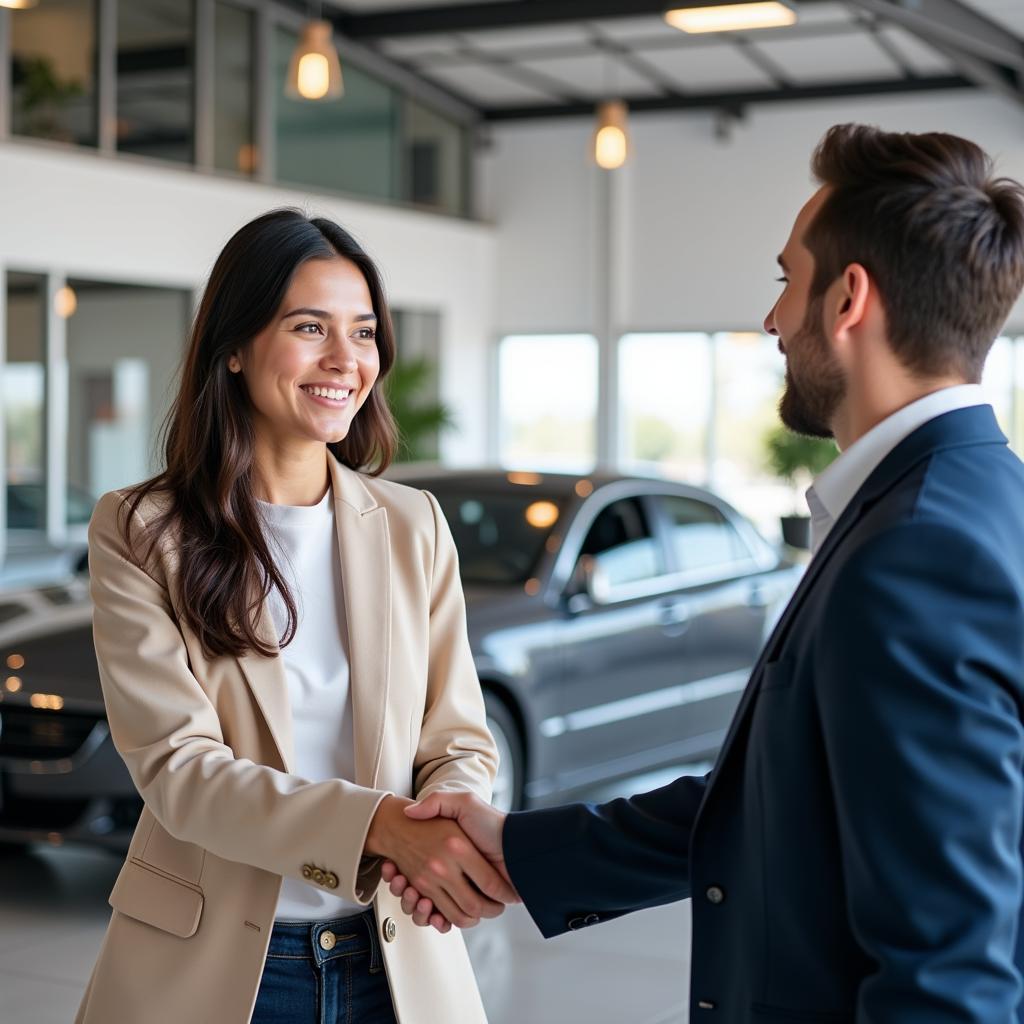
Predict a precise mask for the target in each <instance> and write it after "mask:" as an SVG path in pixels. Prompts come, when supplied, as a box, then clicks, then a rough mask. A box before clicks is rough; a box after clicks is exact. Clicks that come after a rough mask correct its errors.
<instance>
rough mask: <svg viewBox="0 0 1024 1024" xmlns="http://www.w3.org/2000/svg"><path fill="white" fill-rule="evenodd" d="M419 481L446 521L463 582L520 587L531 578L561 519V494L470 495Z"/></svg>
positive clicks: (435, 481) (442, 483) (444, 486)
mask: <svg viewBox="0 0 1024 1024" xmlns="http://www.w3.org/2000/svg"><path fill="white" fill-rule="evenodd" d="M403 482H410V483H411V482H412V481H403ZM420 483H421V484H422V486H424V487H428V488H429V489H430V491H431V493H432V494H433V495H434V496H435V497H436V498H437V501H438V504H439V505H440V506H441V511H442V512H444V517H445V519H447V520H448V525H449V526H450V527H451V530H452V536H453V537H454V538H455V546H456V548H457V549H458V552H459V572H460V575H461V577H462V581H463V582H464V583H523V582H525V581H526V580H527V579H528V578H529V577H530V576H532V575H533V569H534V567H535V566H536V564H537V562H538V561H539V559H540V557H541V555H542V554H543V552H544V544H545V542H546V541H547V538H548V536H549V534H550V533H551V528H552V526H554V524H555V523H556V522H557V521H558V518H559V516H560V515H561V500H562V499H561V496H560V495H552V494H537V493H536V491H535V490H534V489H533V488H531V489H530V493H529V494H525V493H524V494H486V493H473V494H469V493H467V492H466V491H464V490H459V489H458V488H452V487H448V486H446V485H445V484H444V482H443V481H438V480H424V481H420Z"/></svg>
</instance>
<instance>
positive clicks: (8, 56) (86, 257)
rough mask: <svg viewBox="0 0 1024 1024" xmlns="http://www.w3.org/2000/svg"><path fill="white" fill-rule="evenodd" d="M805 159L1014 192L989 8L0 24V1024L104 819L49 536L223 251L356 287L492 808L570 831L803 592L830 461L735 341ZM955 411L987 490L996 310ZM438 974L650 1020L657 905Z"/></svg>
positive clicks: (596, 10)
mask: <svg viewBox="0 0 1024 1024" xmlns="http://www.w3.org/2000/svg"><path fill="white" fill-rule="evenodd" d="M841 121H861V122H869V123H873V124H878V125H880V126H881V127H883V128H886V129H891V130H908V131H929V130H942V131H950V132H954V133H957V134H961V135H965V136H967V137H969V138H971V139H973V140H975V141H976V142H978V143H979V144H981V145H982V146H983V147H984V148H986V149H987V150H988V151H989V152H990V153H991V154H992V155H993V157H994V158H995V160H996V166H997V169H998V170H999V171H1000V172H1001V173H1005V174H1008V175H1011V176H1014V177H1017V178H1021V179H1024V6H1022V5H1021V3H1020V0H918V2H916V3H914V4H910V3H902V2H899V0H846V2H835V0H799V2H797V0H786V2H785V3H757V4H753V3H749V4H740V5H729V6H727V5H723V4H720V3H718V2H717V0H694V2H693V3H692V4H690V5H683V4H669V3H667V2H665V0H461V2H447V3H441V2H439V0H338V2H334V0H325V2H323V3H306V2H302V0H294V2H289V0H0V406H2V415H0V658H2V659H3V664H0V680H2V683H0V858H2V859H0V1021H3V1022H4V1024H8V1022H11V1024H19V1022H21V1021H26V1022H32V1024H37V1022H38V1024H47V1022H50V1021H54V1022H56V1021H66V1020H69V1019H70V1018H71V1016H72V1014H73V1010H74V1008H75V1007H76V1006H77V1003H78V999H79V998H80V995H81V991H82V988H83V986H84V984H85V981H86V979H87V977H88V971H89V969H90V968H91V965H92V962H93V959H94V958H95V955H96V951H97V947H98V942H99V939H100V937H101V935H102V930H103V926H104V924H105V922H106V918H107V915H108V914H109V908H108V907H107V905H106V897H107V894H108V892H109V889H110V886H111V885H112V883H113V880H114V878H115V877H116V873H117V870H118V867H119V863H120V861H119V854H121V853H123V851H124V848H125V844H126V841H127V840H126V837H127V836H129V835H130V834H131V828H132V826H133V824H134V821H135V818H136V817H137V815H138V808H139V802H138V798H137V796H136V795H135V793H134V790H133V788H132V786H131V782H130V780H129V779H128V778H127V775H126V773H125V772H124V770H123V766H122V765H121V763H120V761H119V759H118V757H117V755H116V752H114V751H113V748H112V745H111V743H110V739H109V734H108V732H107V730H106V725H105V720H104V714H103V708H102V699H101V695H100V693H99V686H98V680H97V675H96V666H95V659H94V656H93V653H92V644H91V634H90V625H89V624H90V606H89V601H88V578H87V560H86V556H87V552H86V527H87V524H88V521H89V517H90V515H91V510H92V506H93V503H94V501H95V499H96V498H97V497H98V496H99V495H100V494H102V493H103V492H105V491H107V490H110V489H112V488H116V487H120V486H123V485H125V484H129V483H133V482H136V481H138V480H140V479H142V478H144V477H146V476H148V475H150V474H152V473H154V472H155V471H156V470H157V469H158V468H159V466H160V451H159V446H158V444H157V437H158V429H159V426H160V423H161V421H162V419H163V417H164V414H165V413H166V411H167V408H168V405H169V402H170V400H171V398H172V396H173V394H174V392H175V387H176V380H177V372H178V367H179V362H180V359H181V355H182V352H183V345H184V340H185V337H186V335H187V332H188V329H189V324H190V320H191V317H192V314H193V311H194V309H195V306H196V303H197V301H198V297H199V295H200V293H201V289H202V287H203V284H204V281H205V277H206V275H207V274H208V272H209V269H210V267H211V265H212V262H213V260H214V258H215V257H216V255H217V253H218V252H219V250H220V249H221V247H222V246H223V244H224V243H225V242H226V241H227V239H228V238H229V237H230V235H231V234H232V233H233V232H234V231H235V230H236V229H237V228H238V227H239V226H241V225H242V224H243V223H244V222H246V221H247V220H249V219H251V218H252V217H254V216H256V215H258V214H260V213H262V212H264V211H266V210H268V209H270V208H272V207H276V206H280V205H296V206H299V207H302V208H303V209H304V210H306V211H307V212H309V213H311V214H319V215H323V216H327V217H331V218H333V219H335V220H337V221H338V222H340V223H341V224H342V225H344V226H345V227H346V228H348V229H349V230H351V231H352V232H353V233H354V234H355V235H356V236H357V238H358V239H359V240H360V241H361V242H362V243H363V245H364V246H365V247H366V248H367V250H368V251H369V252H370V253H371V254H372V255H373V256H374V258H375V259H376V260H377V262H378V264H379V265H380V267H381V268H382V270H383V273H384V276H385V280H386V283H387V287H388V292H389V296H390V301H391V303H392V307H393V310H394V313H395V319H396V327H397V336H398V343H399V354H400V361H399V364H398V366H397V368H396V371H395V373H394V375H393V377H392V380H391V381H390V383H389V394H390V397H391V400H392V403H393V404H394V406H395V409H396V413H397V416H398V419H399V422H400V424H401V426H402V428H403V432H404V435H405V447H404V449H403V454H402V461H403V465H400V466H398V467H396V468H395V470H394V471H393V475H394V476H395V478H396V479H404V480H408V481H409V482H413V483H416V484H417V485H419V486H426V487H429V488H430V489H432V490H434V491H435V492H436V493H437V494H438V496H439V498H440V500H441V501H442V505H443V507H444V510H445V513H446V515H447V516H448V518H449V520H450V522H451V523H452V527H453V531H454V532H455V536H456V540H457V543H458V545H459V548H460V555H461V557H462V562H463V581H464V583H465V585H466V587H467V594H468V598H469V620H470V629H471V634H472V638H473V645H474V655H475V656H476V658H477V665H478V670H479V673H480V678H481V684H482V686H483V688H484V691H485V695H486V698H487V701H488V715H489V720H490V724H491V727H492V731H494V733H495V736H496V739H497V740H498V741H499V745H500V746H501V748H502V752H503V763H504V768H503V773H502V775H501V777H500V778H499V786H498V792H497V794H496V801H497V802H500V803H502V804H503V806H506V807H523V806H537V805H541V804H543V803H545V802H552V801H555V800H561V799H567V798H576V797H585V798H588V799H598V798H603V797H607V796H610V795H613V794H617V793H624V792H630V791H635V790H637V789H639V788H644V787H648V786H651V785H655V784H658V783H660V782H663V781H667V780H668V779H670V778H672V777H674V776H675V775H676V774H678V773H680V772H684V771H703V770H706V767H707V766H708V765H709V764H710V763H711V762H712V761H713V758H714V756H715V752H716V750H717V747H718V744H719V743H720V742H721V738H722V736H723V734H724V730H725V727H726V726H727V724H728V720H729V716H730V714H731V712H732V709H733V707H734V706H735V702H736V700H737V699H738V696H739V692H740V691H741V690H742V686H743V684H744V682H745V680H746V672H747V671H748V670H749V667H750V666H751V665H752V664H753V661H754V659H755V658H756V654H757V650H758V647H759V645H760V643H761V641H762V639H763V637H764V635H765V633H766V631H767V630H768V629H770V626H771V624H772V621H773V618H774V616H775V615H776V614H777V613H778V610H779V608H780V607H781V605H782V604H783V603H784V601H785V599H786V598H787V596H788V595H789V593H791V591H792V588H793V586H795V583H796V581H797V579H798V577H799V574H800V572H801V571H802V567H803V565H804V564H805V562H806V552H805V551H804V550H803V548H804V546H805V543H806V515H807V509H806V504H805V502H804V499H803V490H804V488H806V486H807V484H808V483H809V481H810V478H811V475H812V474H813V473H815V472H817V471H819V470H820V469H821V468H822V467H823V466H824V465H826V464H827V463H828V461H829V460H830V459H831V458H832V457H834V454H835V451H834V448H833V447H832V446H831V445H829V444H825V443H811V442H806V441H803V440H801V439H796V438H793V437H792V436H791V435H788V434H786V433H785V432H783V431H780V430H779V429H778V426H777V417H776V404H777V401H778V397H779V393H780V388H781V383H782V375H783V370H784V367H783V361H782V357H781V356H780V354H779V352H778V350H777V348H776V344H775V342H774V340H773V339H771V338H769V337H767V336H766V335H765V334H764V333H763V329H762V321H763V318H764V315H765V314H766V313H767V311H768V309H769V308H770V307H771V305H772V303H773V302H774V300H775V297H776V295H777V292H778V289H779V285H778V284H777V283H776V281H775V278H776V277H777V275H778V271H777V268H776V265H775V256H776V253H777V252H779V250H780V249H781V248H782V246H783V244H784V243H785V240H786V238H787V235H788V233H789V229H790V226H791V223H792V220H793V217H794V216H795V214H796V212H797V210H798V209H799V207H800V206H801V205H802V203H803V202H804V201H805V200H806V198H807V197H808V196H809V195H810V193H811V192H812V191H813V188H814V186H813V183H812V182H811V180H810V173H809V157H810V153H811V151H812V149H813V147H814V145H815V144H816V142H817V141H818V139H819V138H820V137H821V135H822V134H823V132H824V131H825V130H826V129H827V128H828V127H829V126H830V125H831V124H834V123H836V122H841ZM983 383H984V386H985V388H986V390H987V393H988V395H989V397H990V400H991V401H992V403H993V405H994V407H995V409H996V413H997V415H998V417H999V419H1000V422H1001V424H1002V426H1003V429H1004V430H1005V432H1006V433H1007V435H1008V437H1009V439H1010V443H1011V445H1012V446H1013V447H1014V448H1015V449H1016V450H1017V451H1018V452H1020V451H1024V303H1018V304H1017V306H1016V307H1015V309H1014V311H1013V313H1012V314H1011V317H1010V320H1009V322H1008V323H1007V325H1006V328H1005V330H1004V332H1003V334H1002V335H1001V336H1000V337H999V338H998V339H997V340H996V342H995V346H994V348H993V350H992V355H991V357H990V359H989V361H988V364H987V367H986V372H985V379H984V382H983ZM470 942H471V949H472V953H473V956H474V961H475V963H476V966H477V969H478V972H479V975H480V979H481V986H482V989H483V992H484V997H485V1002H486V1004H487V1007H488V1011H489V1013H490V1015H491V1018H492V1021H493V1022H494V1024H505V1022H508V1024H511V1022H512V1021H513V1020H516V1021H519V1020H529V1021H533V1022H538V1024H543V1022H547V1021H551V1022H563V1021H576V1020H580V1021H582V1020H587V1021H591V1022H595V1024H601V1022H603V1021H608V1022H613V1021H615V1022H618V1021H623V1020H629V1021H637V1022H651V1024H654V1022H664V1021H680V1020H683V1019H685V1012H686V1011H685V1003H686V973H687V972H686V965H687V959H688V955H689V954H688V943H689V936H688V917H687V907H686V906H685V905H679V906H676V907H670V908H663V909H658V910H652V911H646V912H644V913H643V914H640V915H634V916H633V917H631V918H626V919H622V920H620V921H616V922H613V923H611V924H609V925H606V926H602V928H599V929H590V930H589V931H588V932H586V933H585V934H583V935H578V936H568V937H565V938H562V939H558V940H555V941H554V942H552V943H549V944H545V943H543V942H542V941H541V940H540V939H539V936H538V935H537V933H536V932H535V931H534V930H533V929H532V925H531V924H530V922H529V920H528V918H527V917H526V915H525V913H523V912H521V908H514V909H513V911H511V912H510V913H509V914H507V915H506V916H505V917H504V918H503V919H502V920H501V921H499V922H495V923H489V924H487V925H485V926H482V927H481V928H479V929H477V930H476V931H475V932H473V933H472V934H471V935H470ZM44 951H45V955H44V956H40V954H42V953H44ZM526 978H529V979H531V984H532V986H533V987H531V988H529V989H528V990H527V987H526V986H525V985H524V984H523V982H524V979H526ZM531 993H533V994H531Z"/></svg>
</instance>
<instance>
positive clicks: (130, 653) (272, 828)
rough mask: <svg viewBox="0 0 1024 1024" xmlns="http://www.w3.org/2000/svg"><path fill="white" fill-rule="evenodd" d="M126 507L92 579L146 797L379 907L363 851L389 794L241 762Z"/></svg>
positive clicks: (291, 873) (223, 838)
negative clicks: (133, 554) (124, 528)
mask: <svg viewBox="0 0 1024 1024" xmlns="http://www.w3.org/2000/svg"><path fill="white" fill-rule="evenodd" d="M121 504H122V498H121V496H120V495H119V494H117V493H116V492H111V493H109V494H106V495H104V497H103V498H101V499H100V501H99V502H98V504H97V506H96V509H95V510H94V512H93V517H92V521H91V522H90V524H89V574H90V588H91V592H92V600H93V637H94V641H95V645H96V658H97V663H98V665H99V672H100V682H101V685H102V688H103V699H104V702H105V704H106V710H107V719H108V722H109V724H110V731H111V736H112V738H113V741H114V745H115V747H116V748H117V751H118V753H119V754H120V755H121V757H122V758H123V759H124V762H125V764H126V765H127V767H128V771H129V773H130V774H131V777H132V781H133V782H134V783H135V786H136V788H137V789H138V791H139V794H140V795H141V796H142V798H143V800H144V801H145V802H146V805H147V806H148V807H149V809H150V811H151V812H152V813H153V815H154V817H155V818H156V820H157V821H158V822H160V824H161V825H162V826H163V827H164V828H165V829H166V830H167V831H168V832H169V833H170V834H171V835H172V836H174V837H175V838H177V839H181V840H185V841H187V842H192V843H196V844H198V845H199V846H202V847H204V848H205V849H207V850H209V851H210V852H211V853H213V854H215V855H216V856H218V857H222V858H224V859H226V860H231V861H236V862H238V863H242V864H249V865H252V866H254V867H258V868H262V869H264V870H266V871H270V872H273V873H275V874H278V875H282V876H287V877H291V878H296V879H300V880H301V879H302V868H303V865H304V864H305V863H307V862H312V863H314V864H316V865H317V866H320V867H322V868H323V869H324V870H327V871H332V872H334V873H335V874H336V875H337V876H338V888H337V895H339V896H342V897H344V898H346V899H348V900H350V901H354V902H358V903H363V904H365V903H368V902H369V901H370V899H371V898H372V896H373V891H374V888H375V886H376V881H377V878H378V876H377V875H376V874H375V873H373V872H369V874H366V873H365V871H366V865H365V864H364V863H363V859H362V851H363V846H364V844H365V838H366V832H367V830H368V828H369V825H370V821H371V820H372V818H373V816H374V814H375V813H376V810H377V806H378V804H379V803H380V802H381V801H382V800H383V799H384V797H385V796H386V795H387V793H386V792H384V791H377V790H373V789H367V788H364V787H362V786H357V785H354V784H353V783H351V782H348V781H345V780H343V779H329V780H327V781H324V782H310V781H308V780H306V779H303V778H300V777H299V776H297V775H291V774H288V773H286V772H282V771H278V770H277V769H275V768H272V767H270V766H268V765H263V764H256V763H255V762H253V761H251V760H248V759H246V758H240V757H236V756H235V754H234V752H233V751H232V749H231V748H230V746H228V744H227V743H226V742H225V739H224V735H223V733H222V730H221V723H220V720H219V718H218V715H217V710H216V708H215V707H214V706H213V704H211V702H210V700H209V698H208V697H207V695H206V693H205V691H204V690H203V687H202V685H201V684H200V682H199V680H198V679H197V678H196V677H195V676H194V675H193V673H192V670H191V668H190V665H189V660H188V653H187V650H186V647H185V642H184V639H183V637H182V635H181V632H180V631H179V629H178V624H177V621H176V619H175V617H174V615H173V611H172V607H171V603H170V600H169V595H168V592H167V589H166V587H165V586H164V585H163V584H161V583H159V582H157V580H156V579H155V578H154V577H153V576H151V575H150V574H149V573H148V572H146V571H145V570H144V569H142V568H140V567H139V566H138V565H136V564H135V562H134V561H132V560H131V559H130V558H128V557H127V545H126V543H125V540H124V537H123V535H122V533H121V529H120V526H119V522H118V521H119V519H122V518H123V517H122V516H121V514H120V512H119V507H120V506H121ZM139 522H140V524H141V520H140V521H139Z"/></svg>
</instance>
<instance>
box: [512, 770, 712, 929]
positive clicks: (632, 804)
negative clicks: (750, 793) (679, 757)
mask: <svg viewBox="0 0 1024 1024" xmlns="http://www.w3.org/2000/svg"><path fill="white" fill-rule="evenodd" d="M706 785H707V776H704V777H703V778H695V777H683V778H679V779H676V780H675V781H674V782H671V783H669V785H667V786H662V787H661V788H660V789H655V790H652V791H651V792H649V793H642V794H640V795H639V796H634V797H630V798H629V799H618V800H612V801H610V802H608V803H605V804H569V805H566V806H564V807H553V808H549V809H546V810H539V811H523V812H520V813H518V814H510V815H509V816H508V818H507V819H506V822H505V831H504V837H503V845H504V851H505V864H506V867H507V869H508V872H509V875H510V876H511V878H512V883H513V885H514V886H515V887H516V890H517V891H518V893H519V895H520V896H521V897H522V898H523V903H524V904H525V906H526V909H527V910H528V911H529V913H530V916H531V917H532V918H533V920H534V922H535V923H536V925H537V927H538V928H539V929H540V931H541V933H542V934H543V935H544V936H545V938H551V937H552V936H553V935H559V934H561V933H562V932H565V931H570V930H576V929H578V928H581V927H585V926H587V925H591V924H598V923H599V922H601V921H607V920H610V919H611V918H614V917H620V916H622V915H623V914H628V913H631V912H633V911H634V910H642V909H644V908H645V907H655V906H660V905H661V904H664V903H674V902H675V901H676V900H682V899H686V898H687V897H688V896H689V895H690V878H689V873H690V866H689V849H690V831H691V829H692V827H693V822H694V819H695V818H696V816H697V809H698V808H699V807H700V803H701V800H702V799H703V796H704V790H705V787H706Z"/></svg>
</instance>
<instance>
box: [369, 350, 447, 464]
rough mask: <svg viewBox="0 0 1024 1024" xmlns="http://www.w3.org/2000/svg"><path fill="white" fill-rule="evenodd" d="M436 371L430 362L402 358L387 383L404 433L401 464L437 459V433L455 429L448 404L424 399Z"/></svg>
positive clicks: (387, 393)
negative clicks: (423, 396) (423, 395)
mask: <svg viewBox="0 0 1024 1024" xmlns="http://www.w3.org/2000/svg"><path fill="white" fill-rule="evenodd" d="M434 372H435V367H434V365H433V364H432V363H431V362H430V360H429V359H405V360H402V359H400V360H398V361H397V362H396V363H395V365H394V366H393V367H392V368H391V372H390V373H389V374H388V376H387V378H386V380H385V381H384V393H385V395H386V396H387V400H388V405H389V406H390V407H391V412H392V414H393V415H394V417H395V420H396V421H397V423H398V429H399V432H400V434H401V444H400V446H399V450H398V457H397V460H396V461H398V462H416V461H418V460H420V459H433V458H436V457H437V436H438V434H440V433H441V431H442V430H450V429H453V428H454V427H455V418H454V416H453V415H452V412H451V410H450V409H449V408H448V407H447V406H446V405H442V404H441V403H440V402H434V401H431V400H427V401H424V400H423V399H422V397H421V396H422V394H423V392H424V391H426V390H427V389H428V387H429V385H430V383H431V380H432V379H433V376H434Z"/></svg>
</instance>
